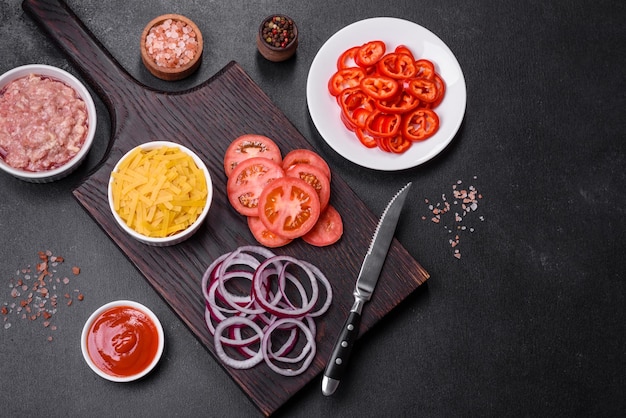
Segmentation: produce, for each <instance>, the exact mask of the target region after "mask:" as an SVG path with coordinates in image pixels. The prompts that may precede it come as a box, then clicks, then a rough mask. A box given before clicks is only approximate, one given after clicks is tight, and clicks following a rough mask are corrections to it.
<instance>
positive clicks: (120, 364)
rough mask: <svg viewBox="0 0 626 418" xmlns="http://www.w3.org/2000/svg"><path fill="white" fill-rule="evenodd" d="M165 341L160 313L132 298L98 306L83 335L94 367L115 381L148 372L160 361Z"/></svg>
mask: <svg viewBox="0 0 626 418" xmlns="http://www.w3.org/2000/svg"><path fill="white" fill-rule="evenodd" d="M164 345H165V335H164V333H163V327H162V326H161V322H160V321H159V319H158V318H157V316H156V315H155V314H154V313H153V312H152V311H151V310H150V309H148V308H147V307H145V306H144V305H142V304H140V303H138V302H134V301H130V300H118V301H114V302H109V303H107V304H105V305H103V306H101V307H100V308H98V309H97V310H96V311H95V312H94V313H92V314H91V316H90V317H89V319H88V320H87V322H86V323H85V326H84V327H83V332H82V335H81V339H80V348H81V350H82V353H83V357H84V358H85V361H86V362H87V364H88V365H89V367H90V368H91V370H93V371H94V372H95V373H96V374H97V375H99V376H100V377H102V378H104V379H107V380H110V381H113V382H130V381H133V380H137V379H140V378H142V377H144V376H145V375H147V374H148V373H149V372H150V371H151V370H152V369H154V367H155V366H156V365H157V363H158V362H159V360H160V358H161V355H162V354H163V347H164Z"/></svg>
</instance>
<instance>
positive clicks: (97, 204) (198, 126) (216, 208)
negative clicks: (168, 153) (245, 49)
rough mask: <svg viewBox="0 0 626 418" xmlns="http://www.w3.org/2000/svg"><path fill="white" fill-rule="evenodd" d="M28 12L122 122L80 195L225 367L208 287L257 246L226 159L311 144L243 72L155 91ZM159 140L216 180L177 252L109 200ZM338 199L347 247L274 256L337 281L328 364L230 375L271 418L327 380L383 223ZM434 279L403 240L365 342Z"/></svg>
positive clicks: (70, 16) (69, 31)
mask: <svg viewBox="0 0 626 418" xmlns="http://www.w3.org/2000/svg"><path fill="white" fill-rule="evenodd" d="M23 8H24V9H25V10H26V12H27V13H28V14H29V15H31V16H32V17H33V19H34V20H35V21H36V22H37V23H38V24H39V25H40V26H41V28H42V29H43V30H44V31H45V32H46V33H47V34H48V35H49V36H50V37H51V38H52V39H53V40H54V41H55V42H56V43H57V44H58V46H59V47H60V49H61V50H63V51H64V52H65V53H66V54H67V56H68V57H69V59H70V60H71V61H72V63H73V64H74V65H75V66H76V68H77V69H78V70H79V71H80V73H81V75H82V76H83V78H84V79H85V80H86V81H87V82H88V83H89V84H90V86H91V87H92V88H93V89H94V90H95V91H96V92H97V93H98V95H99V96H100V98H101V99H102V100H103V101H104V103H105V104H106V105H107V108H108V110H109V112H110V115H111V123H112V129H111V132H112V138H111V144H110V152H109V153H108V155H107V157H105V161H103V164H102V165H101V166H100V167H99V168H98V169H97V170H96V171H95V172H94V173H92V174H91V175H90V176H89V177H88V178H87V179H86V180H85V181H84V182H83V183H82V184H81V185H79V186H78V187H77V188H76V189H75V190H74V191H73V194H74V196H75V197H76V199H77V200H78V202H80V204H81V205H82V206H83V207H84V208H85V209H86V210H87V211H88V212H89V214H90V215H91V216H92V217H93V219H94V220H95V221H96V222H97V223H98V224H99V225H100V226H101V227H102V229H103V230H104V231H105V232H106V233H107V234H108V235H109V236H110V238H111V239H112V240H113V241H114V242H115V243H116V244H117V245H118V246H119V248H120V249H121V250H122V251H123V252H124V254H126V256H127V257H128V259H129V260H130V261H131V262H132V263H133V264H134V265H135V266H136V267H137V268H138V269H139V271H140V272H141V273H142V274H143V276H145V278H146V279H147V280H148V282H149V283H150V284H151V285H152V286H153V288H154V289H155V290H156V291H157V292H158V293H159V294H160V295H161V296H162V297H163V299H164V300H165V301H166V302H167V303H168V304H169V306H170V307H171V308H172V309H173V310H174V312H176V314H177V315H178V316H179V317H180V318H181V319H182V320H183V322H184V323H185V324H186V325H187V326H188V327H189V329H190V330H191V331H192V332H193V334H194V335H195V336H196V337H197V338H198V339H199V341H201V343H202V344H203V345H204V346H205V347H206V348H207V350H208V351H209V352H210V353H211V354H213V356H214V358H215V359H216V361H218V362H219V360H218V359H217V357H216V356H215V350H214V345H213V341H212V338H211V336H210V334H209V332H208V331H207V329H206V325H205V322H204V300H203V296H202V292H201V289H200V282H201V277H202V274H203V272H204V270H205V269H206V268H207V266H208V265H209V264H210V263H211V262H212V261H213V260H214V259H215V258H217V257H218V256H220V255H221V254H223V253H225V252H229V251H232V250H234V249H235V248H237V247H238V246H241V245H250V244H256V242H255V241H254V238H253V237H252V235H251V234H250V232H249V231H248V228H247V223H246V220H245V219H244V218H243V217H242V216H240V215H239V214H237V213H236V212H235V211H234V210H233V209H232V208H231V207H230V205H229V203H228V199H227V197H226V194H225V190H226V177H225V175H224V173H223V169H222V158H223V156H224V152H225V150H226V148H227V147H228V145H229V143H230V142H231V141H232V140H233V139H234V138H235V137H237V136H238V135H241V134H244V133H259V134H263V135H267V136H269V137H270V138H273V139H274V140H275V141H276V143H277V144H278V145H279V147H280V148H281V150H282V151H283V154H285V153H286V152H288V151H289V150H291V149H294V148H311V146H310V144H309V143H308V142H307V140H306V139H305V138H304V137H303V136H302V135H301V134H300V133H299V132H298V131H297V130H296V129H295V128H294V126H293V125H292V124H291V122H290V121H289V120H288V119H287V118H286V117H285V116H284V114H283V113H282V112H281V110H280V109H278V108H277V107H276V106H275V105H274V104H273V103H272V102H271V101H270V100H269V98H268V97H267V95H266V94H265V93H264V92H263V91H262V90H261V89H260V88H259V87H258V86H257V85H256V84H255V83H254V81H253V80H252V79H251V78H250V77H249V76H248V75H247V74H246V73H245V72H244V71H243V69H242V68H241V67H240V66H239V65H238V64H237V63H235V62H230V63H229V64H228V65H226V67H224V68H223V69H222V70H220V71H219V72H218V73H217V74H215V75H214V76H213V77H212V78H210V79H209V80H207V81H206V82H204V83H203V84H201V85H200V86H198V87H197V88H194V89H192V90H189V91H184V92H180V93H167V92H162V91H155V90H152V89H149V88H147V87H145V86H143V85H140V84H139V83H138V82H137V81H136V80H134V79H133V78H132V77H131V76H130V75H129V74H128V73H127V72H126V71H125V70H124V69H123V68H121V66H120V65H119V64H118V63H117V62H116V60H115V59H114V58H113V57H112V56H111V55H110V54H109V53H108V52H107V51H106V50H105V49H104V47H103V46H102V45H101V44H100V43H99V42H98V41H97V40H96V39H95V37H94V36H93V34H92V33H91V32H90V31H89V30H88V29H87V28H86V27H85V26H84V25H83V24H82V22H80V20H79V19H78V17H77V16H76V15H75V14H74V13H73V12H72V11H71V10H70V9H69V8H68V7H67V6H66V5H65V4H64V3H63V2H61V1H57V0H46V1H35V0H26V1H24V3H23ZM138 44H139V40H138V41H137V45H138ZM137 53H139V51H137ZM303 94H304V92H303ZM152 140H168V141H174V142H178V143H180V144H182V145H184V146H186V147H188V148H190V149H193V150H194V151H196V153H197V154H198V155H199V156H200V158H202V159H203V160H204V162H205V164H206V165H207V167H208V168H209V171H210V172H211V175H212V180H213V187H214V199H213V203H212V206H211V211H210V213H209V216H208V218H207V220H206V222H205V223H204V225H203V226H202V228H201V229H200V230H199V232H198V233H197V234H196V235H195V236H194V237H192V238H191V239H189V240H188V241H185V242H183V243H182V244H179V245H176V246H173V247H165V248H156V247H150V246H146V245H143V244H141V243H139V242H137V241H134V240H133V239H132V238H130V237H129V236H127V235H125V234H124V233H123V231H122V230H121V229H119V227H118V226H117V225H116V224H115V221H114V219H113V216H112V214H111V213H110V210H109V206H108V202H107V183H108V179H109V174H110V172H111V169H112V168H113V166H114V165H115V163H116V162H117V161H118V159H119V158H120V157H121V156H122V155H123V154H124V153H125V152H126V151H128V150H129V149H131V148H132V147H134V146H136V145H138V144H141V143H144V142H148V141H152ZM401 186H402V184H398V188H400V187H401ZM331 189H332V194H331V203H332V204H333V205H334V206H335V207H336V208H337V210H338V211H339V212H340V213H341V214H342V215H343V220H344V230H345V232H344V236H343V238H342V239H341V241H340V242H339V243H337V244H335V245H333V246H330V247H327V248H315V247H311V246H309V245H307V244H306V243H304V242H303V241H301V240H296V241H294V242H293V243H291V244H289V245H288V246H286V247H283V248H281V249H277V250H276V251H275V252H276V253H277V254H285V255H291V256H295V257H299V258H301V259H304V260H308V261H310V262H312V263H313V264H315V265H317V266H318V267H319V268H320V269H321V270H322V271H323V272H324V273H325V274H326V275H327V276H328V278H329V279H330V281H331V282H332V286H333V292H334V300H333V303H332V306H331V308H330V309H329V310H328V312H327V313H326V314H325V315H324V316H323V317H321V318H318V319H317V327H318V329H317V354H316V357H315V359H314V361H313V363H312V365H311V366H310V367H309V368H308V369H307V371H306V372H305V373H303V374H301V375H300V376H297V377H282V376H279V375H278V374H276V373H274V372H272V371H271V370H270V369H269V368H268V367H267V366H266V365H265V364H261V365H258V366H256V367H255V368H253V369H250V370H234V369H231V368H228V367H224V369H225V370H226V372H227V373H228V374H229V375H230V376H231V377H232V378H233V379H234V380H235V381H236V382H237V383H238V385H239V386H240V387H241V389H242V390H243V392H244V393H245V394H246V395H247V396H248V397H249V398H250V399H251V400H252V402H254V404H255V405H256V406H257V407H258V408H259V409H260V410H261V412H262V413H263V414H265V415H266V416H269V415H271V414H272V413H273V412H275V411H276V410H277V409H278V408H279V407H280V406H281V405H283V404H284V403H285V402H287V401H288V400H289V398H290V397H292V396H293V395H294V394H295V393H296V392H297V391H298V390H300V389H301V388H302V387H303V386H304V385H306V384H307V383H309V382H310V381H311V380H313V379H317V378H318V376H319V375H320V372H321V371H323V369H324V367H325V364H326V361H327V359H328V357H329V355H330V352H331V350H332V345H333V343H334V340H335V338H336V336H337V335H338V334H339V330H340V328H341V326H342V324H343V322H344V319H345V317H346V315H347V312H348V311H349V309H350V307H351V305H352V300H353V297H352V290H353V287H354V284H355V280H356V277H357V275H358V272H359V268H360V264H361V262H362V261H363V257H364V255H365V253H366V251H367V247H368V245H369V242H370V238H371V236H372V233H373V231H374V228H375V226H376V223H377V220H378V215H376V216H375V215H374V214H372V213H371V212H370V211H369V210H368V209H367V208H366V206H365V205H364V204H363V202H362V201H361V200H360V199H359V198H358V197H357V196H356V195H355V194H354V192H353V191H352V190H351V189H350V188H349V187H348V185H347V184H346V183H345V182H344V181H343V180H342V179H341V178H340V177H339V176H337V175H333V178H332V187H331ZM393 192H394V191H390V193H389V198H391V197H392V196H391V195H392V194H393ZM427 279H428V273H427V272H426V271H425V270H424V269H423V268H422V267H421V266H420V264H419V263H417V262H416V261H415V260H414V259H413V257H411V255H410V254H409V253H408V252H407V251H406V250H405V249H404V247H402V246H401V245H400V244H399V242H398V241H397V240H394V241H393V243H392V246H391V249H390V252H389V255H388V257H387V260H386V264H385V266H384V269H383V273H382V275H381V278H380V281H379V285H378V287H377V289H376V292H375V293H374V296H373V298H372V300H371V302H370V303H369V304H367V305H366V307H365V310H364V315H363V320H362V323H361V328H360V333H361V335H362V333H364V332H366V331H367V330H368V329H370V328H371V327H372V326H373V325H374V324H376V323H377V322H378V321H379V320H380V319H381V318H383V317H384V316H385V315H386V314H387V313H389V311H391V310H392V309H393V308H394V307H395V306H397V305H398V304H399V303H400V302H401V301H402V300H403V299H405V298H406V297H407V296H408V295H409V294H411V293H412V292H413V291H414V290H415V289H416V288H417V287H418V286H419V285H421V284H422V283H424V281H426V280H427ZM220 364H221V362H220ZM198 366H199V367H202V365H201V364H200V365H198ZM398 367H400V365H398ZM318 380H319V379H318ZM316 386H317V383H316ZM320 396H322V395H321V391H320Z"/></svg>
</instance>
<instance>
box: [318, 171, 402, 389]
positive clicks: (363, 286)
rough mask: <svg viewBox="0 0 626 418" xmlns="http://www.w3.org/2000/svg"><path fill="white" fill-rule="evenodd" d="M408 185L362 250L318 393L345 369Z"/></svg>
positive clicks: (336, 381) (332, 384) (334, 382)
mask: <svg viewBox="0 0 626 418" xmlns="http://www.w3.org/2000/svg"><path fill="white" fill-rule="evenodd" d="M410 187H411V183H408V184H407V185H406V186H404V187H403V188H402V189H400V191H398V193H396V195H395V196H394V197H393V198H392V199H391V201H390V202H389V204H388V205H387V207H386V208H385V210H384V212H383V214H382V215H381V217H380V221H379V222H378V225H377V226H376V230H375V231H374V236H373V237H372V242H371V243H370V247H369V249H368V250H367V254H365V259H364V260H363V264H362V265H361V271H360V272H359V277H358V278H357V281H356V287H355V288H354V304H353V305H352V308H351V309H350V313H349V315H348V319H347V320H346V322H345V324H344V326H343V328H342V329H341V333H340V334H339V337H338V338H337V341H336V342H335V347H334V349H333V352H332V354H331V356H330V359H329V360H328V364H327V365H326V370H325V371H324V377H323V378H322V393H323V394H324V395H326V396H330V395H332V394H333V393H334V392H335V390H337V387H338V386H339V382H340V380H341V377H342V375H343V373H344V371H345V369H346V366H347V364H348V359H349V358H350V354H351V352H352V347H353V346H354V343H355V342H356V339H357V337H358V335H359V325H360V323H361V312H362V310H363V305H365V303H366V302H367V301H369V300H370V298H371V297H372V293H373V292H374V288H375V287H376V283H377V282H378V277H379V276H380V271H381V270H382V268H383V264H384V263H385V258H387V252H388V251H389V246H390V245H391V240H392V239H393V236H394V233H395V230H396V225H397V224H398V218H399V217H400V212H402V207H403V206H404V201H405V200H406V197H407V195H408V192H409V188H410Z"/></svg>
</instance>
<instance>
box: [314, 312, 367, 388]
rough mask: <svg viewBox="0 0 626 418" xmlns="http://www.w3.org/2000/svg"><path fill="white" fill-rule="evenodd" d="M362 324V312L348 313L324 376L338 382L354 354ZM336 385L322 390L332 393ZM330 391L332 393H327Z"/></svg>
mask: <svg viewBox="0 0 626 418" xmlns="http://www.w3.org/2000/svg"><path fill="white" fill-rule="evenodd" d="M360 324H361V313H360V312H355V311H351V312H350V314H349V315H348V319H346V323H345V324H344V326H343V328H342V330H341V333H340V334H339V337H338V338H337V341H336V342H335V348H334V349H333V352H332V355H331V356H330V359H329V360H328V364H327V365H326V370H325V371H324V376H325V377H326V378H329V379H333V380H335V381H336V382H335V383H338V381H340V380H341V377H342V376H343V373H344V371H345V369H346V366H347V365H348V360H349V359H350V355H351V354H352V348H353V347H354V343H355V342H356V340H357V337H358V336H359V326H360ZM334 386H335V387H334V388H332V389H328V388H327V389H325V388H322V391H323V392H324V394H325V395H330V394H332V392H334V389H336V384H335V385H334ZM327 392H330V393H327Z"/></svg>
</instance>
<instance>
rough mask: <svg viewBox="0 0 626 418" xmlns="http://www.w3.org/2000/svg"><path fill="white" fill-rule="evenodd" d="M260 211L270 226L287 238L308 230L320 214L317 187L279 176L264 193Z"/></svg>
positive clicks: (296, 236)
mask: <svg viewBox="0 0 626 418" xmlns="http://www.w3.org/2000/svg"><path fill="white" fill-rule="evenodd" d="M258 214H259V218H260V219H261V222H263V224H264V225H265V226H266V227H267V229H268V230H269V231H271V232H273V233H275V234H277V235H280V236H282V237H285V238H288V239H294V238H298V237H301V236H302V235H304V234H306V233H307V232H309V231H310V230H311V229H312V228H313V227H314V226H315V224H316V223H317V220H318V219H319V216H320V200H319V197H318V196H317V192H316V191H315V189H314V188H313V187H312V186H311V185H310V184H308V183H307V182H306V181H304V180H302V179H299V178H296V177H282V178H277V179H276V180H274V181H272V182H271V183H269V184H268V185H266V186H265V189H264V190H263V192H262V193H261V196H260V197H259V200H258Z"/></svg>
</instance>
